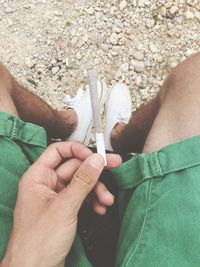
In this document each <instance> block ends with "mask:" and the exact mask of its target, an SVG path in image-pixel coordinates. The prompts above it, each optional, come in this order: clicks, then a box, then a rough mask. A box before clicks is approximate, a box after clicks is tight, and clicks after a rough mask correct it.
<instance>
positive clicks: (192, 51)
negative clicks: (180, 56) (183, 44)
mask: <svg viewBox="0 0 200 267" xmlns="http://www.w3.org/2000/svg"><path fill="white" fill-rule="evenodd" d="M184 54H185V56H186V57H190V56H191V55H193V54H195V51H194V50H193V49H188V50H187V51H186V52H185V53H184Z"/></svg>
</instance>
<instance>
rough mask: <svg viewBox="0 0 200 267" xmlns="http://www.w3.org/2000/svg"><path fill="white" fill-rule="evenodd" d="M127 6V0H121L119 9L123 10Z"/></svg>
mask: <svg viewBox="0 0 200 267" xmlns="http://www.w3.org/2000/svg"><path fill="white" fill-rule="evenodd" d="M126 7H127V2H126V1H125V0H123V1H121V2H120V4H119V9H120V10H121V11H122V10H124V9H125V8H126Z"/></svg>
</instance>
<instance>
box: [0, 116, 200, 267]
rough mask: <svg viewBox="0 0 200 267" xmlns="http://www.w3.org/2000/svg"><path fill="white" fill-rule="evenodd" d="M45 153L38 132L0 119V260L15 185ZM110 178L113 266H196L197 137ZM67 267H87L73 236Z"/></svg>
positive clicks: (199, 228)
mask: <svg viewBox="0 0 200 267" xmlns="http://www.w3.org/2000/svg"><path fill="white" fill-rule="evenodd" d="M45 147H46V133H45V131H44V129H43V128H41V127H38V126H36V125H33V124H30V123H24V122H23V121H21V120H20V119H18V118H15V117H13V116H10V115H9V114H6V113H0V153H1V154H0V258H2V257H3V255H4V252H5V249H6V246H7V241H8V239H9V234H10V231H11V228H12V220H13V209H14V206H15V201H16V196H17V188H18V182H19V179H20V177H21V176H22V175H23V173H24V172H25V170H26V169H27V168H28V167H29V166H30V165H31V164H32V163H33V162H34V161H35V160H36V159H37V158H38V157H39V156H40V154H41V153H42V151H43V150H44V149H45ZM112 173H113V174H114V176H115V180H116V183H117V185H118V187H119V190H120V199H119V212H120V218H121V230H120V236H119V240H118V249H117V258H116V264H115V266H116V267H147V266H148V267H179V266H181V267H187V266H191V267H195V266H199V264H200V263H199V262H200V212H199V211H200V137H199V136H198V137H193V138H190V139H187V140H184V141H183V142H179V143H176V144H174V145H169V146H167V147H165V148H163V149H161V150H160V151H157V152H153V153H151V154H146V155H144V154H141V155H137V156H135V157H133V158H132V159H131V160H129V161H128V162H126V163H124V164H123V165H121V166H120V167H119V168H117V169H115V170H112ZM66 267H91V264H90V262H89V260H88V259H87V257H86V255H85V252H84V248H83V246H82V244H81V241H80V239H79V238H78V236H77V237H76V240H75V242H74V245H73V248H72V250H71V253H70V254H69V256H68V257H67V261H66ZM111 267H112V266H111Z"/></svg>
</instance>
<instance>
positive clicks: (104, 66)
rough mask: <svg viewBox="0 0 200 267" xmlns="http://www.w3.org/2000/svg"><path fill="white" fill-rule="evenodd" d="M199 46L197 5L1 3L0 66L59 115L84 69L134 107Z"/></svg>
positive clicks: (95, 0) (79, 0)
mask: <svg viewBox="0 0 200 267" xmlns="http://www.w3.org/2000/svg"><path fill="white" fill-rule="evenodd" d="M199 45H200V2H199V1H198V0H174V1H171V0H131V1H130V0H127V1H125V0H123V1H118V0H106V1H105V0H90V1H86V0H38V1H35V0H20V1H19V0H0V61H1V62H3V63H4V64H5V65H6V66H8V68H9V69H10V70H11V72H12V73H13V75H15V77H17V79H18V80H19V81H21V83H22V84H24V85H25V86H26V87H28V88H30V89H31V90H32V91H34V92H35V93H37V94H38V95H40V96H41V97H42V98H44V99H45V100H46V101H47V102H48V103H50V104H51V105H52V106H53V107H55V108H59V109H61V108H63V107H64V106H65V104H64V102H63V97H64V96H65V94H66V93H71V94H75V92H76V90H77V88H78V87H79V86H83V85H84V84H85V83H86V71H87V69H89V68H95V69H96V70H97V71H98V73H99V77H100V78H102V79H104V80H105V81H106V82H107V84H108V85H109V86H111V85H112V84H114V83H116V82H118V81H121V82H125V83H126V84H127V85H129V87H130V90H131V94H132V99H133V108H134V109H135V108H138V107H139V106H140V105H141V103H143V102H144V101H146V100H147V99H149V98H151V97H152V96H153V95H155V93H156V92H157V90H158V88H159V87H160V86H161V84H162V82H163V80H164V79H165V77H166V75H167V73H169V71H170V70H171V68H173V67H174V66H175V65H176V64H177V63H178V62H180V61H181V60H183V59H185V58H187V57H188V56H190V55H191V54H193V53H195V52H197V51H198V50H199Z"/></svg>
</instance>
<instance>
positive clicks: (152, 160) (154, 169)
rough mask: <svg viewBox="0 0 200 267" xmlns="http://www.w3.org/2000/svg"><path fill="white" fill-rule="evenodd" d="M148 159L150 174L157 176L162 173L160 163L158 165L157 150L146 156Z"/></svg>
mask: <svg viewBox="0 0 200 267" xmlns="http://www.w3.org/2000/svg"><path fill="white" fill-rule="evenodd" d="M148 161H149V164H150V166H149V167H150V170H151V176H152V177H159V176H163V175H164V173H163V171H162V168H161V165H160V161H159V152H158V151H155V152H152V153H151V154H150V155H149V157H148Z"/></svg>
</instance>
